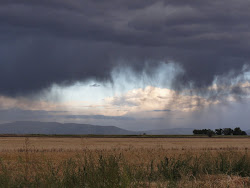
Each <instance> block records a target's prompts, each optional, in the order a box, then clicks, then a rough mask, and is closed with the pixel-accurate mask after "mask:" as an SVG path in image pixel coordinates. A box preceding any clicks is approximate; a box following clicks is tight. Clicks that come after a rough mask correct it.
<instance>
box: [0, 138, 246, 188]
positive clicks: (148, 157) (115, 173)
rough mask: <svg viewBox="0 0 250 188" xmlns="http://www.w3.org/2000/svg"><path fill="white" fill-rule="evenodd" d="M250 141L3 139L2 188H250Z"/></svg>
mask: <svg viewBox="0 0 250 188" xmlns="http://www.w3.org/2000/svg"><path fill="white" fill-rule="evenodd" d="M249 175H250V137H227V138H224V137H216V138H208V137H202V138H198V137H182V138H174V137H166V138H153V137H152V138H151V137H147V138H140V137H138V138H136V137H125V138H122V137H119V138H110V137H102V136H100V137H94V138H93V137H49V136H45V137H41V136H39V137H34V136H30V137H28V136H27V137H25V136H22V137H18V136H15V137H0V187H222V188H224V187H232V188H236V187H242V188H243V187H250V178H249Z"/></svg>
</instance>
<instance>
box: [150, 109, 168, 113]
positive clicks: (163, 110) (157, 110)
mask: <svg viewBox="0 0 250 188" xmlns="http://www.w3.org/2000/svg"><path fill="white" fill-rule="evenodd" d="M153 112H172V110H169V109H166V110H153Z"/></svg>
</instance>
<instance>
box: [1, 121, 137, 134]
mask: <svg viewBox="0 0 250 188" xmlns="http://www.w3.org/2000/svg"><path fill="white" fill-rule="evenodd" d="M0 134H74V135H80V134H97V135H115V134H117V135H131V134H135V132H133V131H127V130H125V129H120V128H118V127H115V126H97V125H88V124H76V123H57V122H34V121H17V122H13V123H5V124H0Z"/></svg>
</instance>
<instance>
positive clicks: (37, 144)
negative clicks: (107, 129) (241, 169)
mask: <svg viewBox="0 0 250 188" xmlns="http://www.w3.org/2000/svg"><path fill="white" fill-rule="evenodd" d="M27 138H28V143H25V140H26V139H27ZM25 144H28V145H29V148H30V149H38V150H42V149H44V150H51V149H55V150H59V149H60V150H81V149H86V148H88V149H90V150H98V149H99V150H103V149H107V150H110V149H118V148H120V149H128V148H134V149H152V148H163V149H166V150H206V149H208V150H224V149H230V148H231V149H233V150H245V149H250V137H243V138H232V137H229V138H195V137H194V138H102V137H100V138H87V137H86V138H84V137H83V138H68V137H65V138H62V137H0V151H15V150H18V149H21V148H23V147H24V145H25Z"/></svg>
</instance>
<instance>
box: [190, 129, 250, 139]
mask: <svg viewBox="0 0 250 188" xmlns="http://www.w3.org/2000/svg"><path fill="white" fill-rule="evenodd" d="M193 133H194V134H201V135H208V136H209V137H211V136H213V135H247V133H246V132H245V131H242V130H241V129H240V127H236V128H234V129H231V128H224V129H215V131H213V130H211V129H194V130H193Z"/></svg>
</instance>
